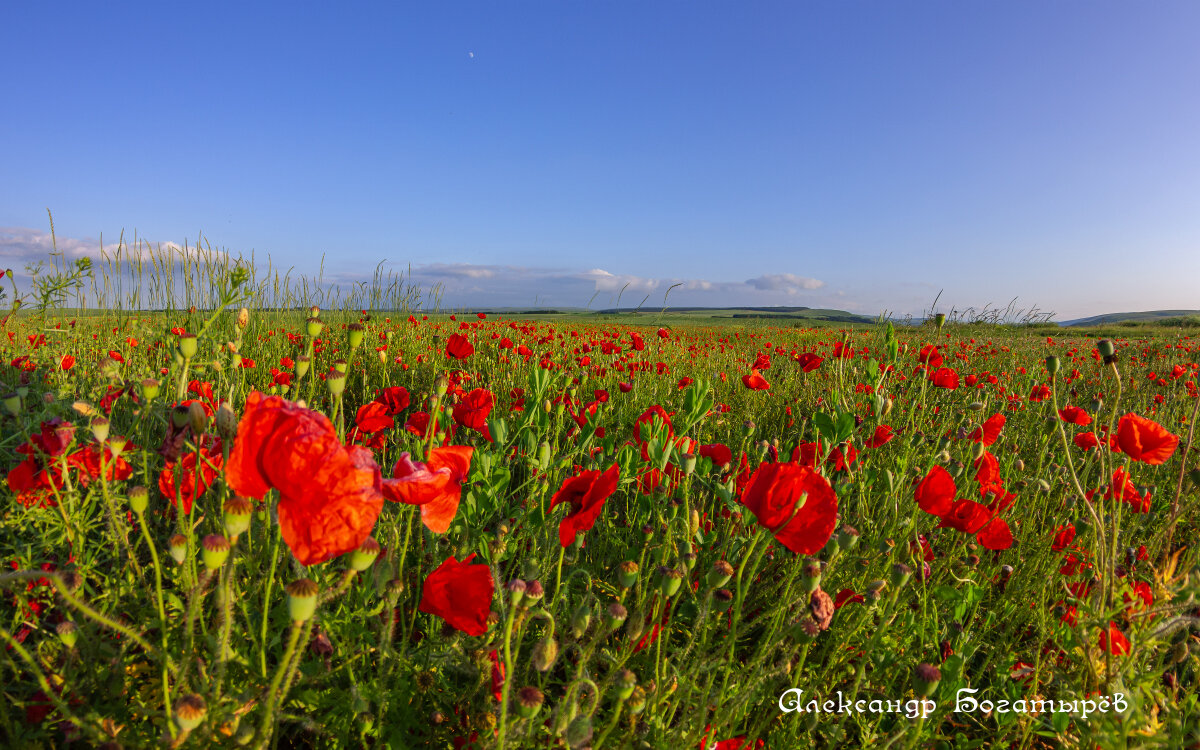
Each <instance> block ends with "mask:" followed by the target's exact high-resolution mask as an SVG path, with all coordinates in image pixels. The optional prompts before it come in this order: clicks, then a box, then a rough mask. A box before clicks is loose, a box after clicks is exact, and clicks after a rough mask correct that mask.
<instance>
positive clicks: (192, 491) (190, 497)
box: [158, 435, 225, 514]
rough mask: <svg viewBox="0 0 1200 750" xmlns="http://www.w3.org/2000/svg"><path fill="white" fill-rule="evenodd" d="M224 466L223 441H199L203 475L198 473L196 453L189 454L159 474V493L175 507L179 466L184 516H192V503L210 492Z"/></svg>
mask: <svg viewBox="0 0 1200 750" xmlns="http://www.w3.org/2000/svg"><path fill="white" fill-rule="evenodd" d="M224 463H225V458H224V456H223V455H222V452H221V440H220V438H217V437H214V436H212V435H205V436H204V437H203V438H202V439H201V441H200V471H199V472H197V471H196V451H194V450H186V451H184V452H183V453H181V454H180V458H179V460H178V461H168V462H167V465H166V466H165V467H163V470H162V471H160V472H159V473H158V490H159V492H161V493H162V494H163V496H164V497H166V498H167V499H168V500H170V501H171V504H172V505H175V504H176V498H175V489H176V485H175V467H176V466H178V467H179V480H180V481H179V485H178V487H179V499H180V500H182V501H183V512H184V513H185V514H187V513H191V512H192V503H193V502H195V500H196V498H198V497H200V496H201V495H203V494H204V493H205V492H208V488H209V487H211V486H212V484H213V482H215V481H216V479H217V477H218V476H220V474H221V469H222V467H223V466H224ZM197 474H199V477H197Z"/></svg>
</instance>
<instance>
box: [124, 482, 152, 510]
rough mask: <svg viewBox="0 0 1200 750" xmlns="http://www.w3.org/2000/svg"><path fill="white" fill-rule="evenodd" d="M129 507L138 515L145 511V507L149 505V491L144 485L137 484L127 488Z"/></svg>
mask: <svg viewBox="0 0 1200 750" xmlns="http://www.w3.org/2000/svg"><path fill="white" fill-rule="evenodd" d="M128 498H129V508H130V509H131V510H132V511H133V512H134V513H137V514H138V515H139V516H140V515H141V514H143V513H145V512H146V507H147V506H149V505H150V493H149V492H148V491H147V490H146V488H145V487H142V486H140V485H139V486H137V487H130V488H129V495H128Z"/></svg>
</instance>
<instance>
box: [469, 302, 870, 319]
mask: <svg viewBox="0 0 1200 750" xmlns="http://www.w3.org/2000/svg"><path fill="white" fill-rule="evenodd" d="M446 312H449V311H448V310H447V311H446ZM454 312H458V313H460V314H466V315H473V314H475V313H480V312H482V313H492V314H496V315H512V316H525V315H529V316H542V315H547V316H563V315H571V316H575V315H620V316H628V317H630V318H641V317H647V316H653V317H655V318H657V317H659V316H661V315H662V314H663V311H662V309H661V308H658V307H642V308H633V307H622V308H619V309H618V308H615V307H613V308H608V309H605V310H585V309H583V308H579V307H558V308H545V309H537V310H534V309H526V308H516V307H479V308H474V307H472V308H455V309H454ZM665 314H666V315H669V316H678V317H684V318H696V319H704V318H716V319H734V318H736V319H738V320H754V319H758V320H796V321H824V322H827V323H874V322H875V318H872V317H868V316H866V315H857V314H855V313H852V312H847V311H845V310H829V309H823V308H812V307H784V306H780V307H686V306H685V307H677V306H675V305H671V306H669V307H667V309H666V313H665Z"/></svg>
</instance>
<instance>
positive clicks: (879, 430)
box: [864, 424, 896, 448]
mask: <svg viewBox="0 0 1200 750" xmlns="http://www.w3.org/2000/svg"><path fill="white" fill-rule="evenodd" d="M894 437H896V432H895V431H894V430H893V429H892V427H891V425H886V424H881V425H879V426H878V427H876V428H875V432H874V433H873V434H872V435H871V437H869V438H867V440H866V442H865V443H864V445H866V446H867V447H868V448H879V447H882V446H884V445H887V444H888V443H890V442H892V439H893V438H894Z"/></svg>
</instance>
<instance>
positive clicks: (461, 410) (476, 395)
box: [454, 388, 496, 443]
mask: <svg viewBox="0 0 1200 750" xmlns="http://www.w3.org/2000/svg"><path fill="white" fill-rule="evenodd" d="M495 405H496V397H495V396H493V395H492V392H491V391H489V390H487V389H485V388H476V389H475V390H473V391H471V392H470V393H468V394H467V395H465V396H463V397H462V400H461V401H459V402H458V403H457V404H455V405H454V421H455V422H457V423H458V424H460V425H462V426H463V427H466V428H467V429H470V430H475V431H476V432H478V433H480V434H482V435H483V436H484V437H485V438H487V441H488V442H489V443H490V442H492V434H491V432H489V431H488V426H487V418H488V415H489V414H491V413H492V407H493V406H495Z"/></svg>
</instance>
